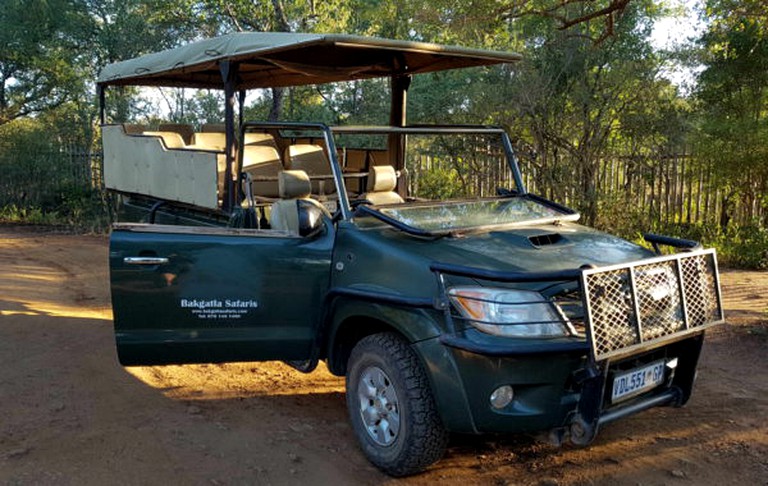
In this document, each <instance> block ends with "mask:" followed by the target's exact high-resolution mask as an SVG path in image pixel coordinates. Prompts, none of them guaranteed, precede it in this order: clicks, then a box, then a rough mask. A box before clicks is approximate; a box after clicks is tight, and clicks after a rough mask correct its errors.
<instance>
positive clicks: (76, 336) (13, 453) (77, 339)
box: [0, 227, 768, 486]
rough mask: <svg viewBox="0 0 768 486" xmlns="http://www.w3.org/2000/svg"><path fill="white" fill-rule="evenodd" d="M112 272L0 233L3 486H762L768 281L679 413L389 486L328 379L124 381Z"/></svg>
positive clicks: (747, 300)
mask: <svg viewBox="0 0 768 486" xmlns="http://www.w3.org/2000/svg"><path fill="white" fill-rule="evenodd" d="M106 262H107V239H106V238H105V237H88V236H70V235H57V234H50V233H44V232H41V231H39V230H30V229H28V228H13V227H0V483H2V484H73V485H81V484H93V485H105V484H174V485H175V484H211V485H224V484H264V485H268V484H274V485H282V484H313V485H314V484H328V485H344V484H407V485H411V484H416V485H421V484H423V485H426V484H430V485H431V484H434V483H436V482H440V483H441V484H463V485H466V484H489V485H502V484H533V485H548V486H553V485H570V484H578V485H580V484H611V485H614V484H618V485H624V484H626V485H633V486H634V485H676V484H680V485H687V484H695V485H718V486H719V485H723V484H745V485H768V379H767V378H768V352H767V350H768V324H766V320H767V319H768V295H767V292H766V290H768V273H765V272H763V273H758V272H741V271H727V272H724V273H723V291H724V295H725V299H726V308H727V310H728V317H729V321H730V324H729V325H728V326H721V327H720V328H718V329H716V330H715V331H713V332H711V333H710V334H709V335H708V337H707V342H706V345H705V350H704V355H703V358H702V363H701V366H700V372H699V378H698V382H697V389H696V391H695V394H694V397H693V399H692V400H691V402H690V403H689V404H688V406H686V407H685V408H683V409H669V408H661V409H654V410H650V411H647V412H645V413H642V414H640V415H636V416H634V417H631V418H628V419H625V420H623V421H620V422H618V423H615V424H612V425H611V426H608V427H606V428H605V429H604V430H603V431H602V432H601V434H600V435H599V437H598V439H597V440H596V442H595V443H594V444H593V445H591V446H590V447H588V448H584V449H578V448H573V447H564V448H559V449H558V448H554V447H551V446H547V445H543V444H540V443H536V442H534V441H533V440H531V439H529V438H526V437H506V438H494V437H491V438H488V437H485V438H476V437H464V436H458V437H454V438H452V441H451V446H450V448H449V450H448V453H447V454H446V456H445V458H444V459H443V460H442V461H441V462H439V463H437V464H436V465H434V466H433V467H431V468H430V469H429V470H428V471H427V472H425V473H424V474H421V475H418V476H415V477H411V478H406V479H400V480H395V479H391V478H389V477H387V476H385V475H383V474H381V473H380V472H378V470H376V469H375V468H374V467H372V466H370V465H369V464H368V462H367V461H366V459H365V458H364V457H363V456H362V454H361V453H360V452H359V451H358V449H357V446H356V443H355V439H354V437H353V435H352V431H351V429H350V427H349V425H348V423H347V419H346V409H345V407H344V394H343V381H342V380H341V379H339V378H336V377H333V376H331V375H330V374H329V373H327V372H326V371H325V370H324V369H322V370H318V371H315V372H314V373H312V374H310V375H303V374H301V373H299V372H296V371H293V370H292V369H291V368H288V367H287V366H285V365H282V364H280V363H249V364H231V365H202V366H185V367H179V366H168V367H140V368H130V369H126V368H122V367H121V366H120V365H119V364H118V363H117V359H116V357H115V351H114V344H113V336H112V322H111V310H110V307H109V284H108V269H107V267H106ZM321 368H322V366H321Z"/></svg>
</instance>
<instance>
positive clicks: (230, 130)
mask: <svg viewBox="0 0 768 486" xmlns="http://www.w3.org/2000/svg"><path fill="white" fill-rule="evenodd" d="M237 68H238V65H237V63H233V62H230V61H221V63H220V64H219V70H220V71H221V78H222V79H223V81H224V133H225V143H226V148H225V150H226V167H225V168H224V194H223V195H222V206H223V207H222V209H223V210H224V212H226V213H231V212H232V208H233V207H234V205H235V200H236V197H237V194H236V191H237V186H236V185H235V184H234V181H233V180H232V168H233V166H234V162H235V160H237V157H236V153H235V150H236V140H235V102H236V92H235V80H236V79H237V70H238V69H237Z"/></svg>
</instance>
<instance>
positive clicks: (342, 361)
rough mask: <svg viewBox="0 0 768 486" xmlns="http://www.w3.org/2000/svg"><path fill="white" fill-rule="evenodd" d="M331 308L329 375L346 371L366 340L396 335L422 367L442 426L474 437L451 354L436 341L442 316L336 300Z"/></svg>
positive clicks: (474, 430)
mask: <svg viewBox="0 0 768 486" xmlns="http://www.w3.org/2000/svg"><path fill="white" fill-rule="evenodd" d="M330 309H331V310H330V318H329V325H328V334H327V335H328V340H327V342H326V349H327V354H326V356H327V362H328V368H329V369H330V371H331V372H332V373H334V374H337V375H344V374H345V373H346V362H347V358H348V356H349V353H350V352H351V350H352V347H354V345H355V344H356V343H357V341H358V340H360V339H362V338H363V337H364V336H367V335H369V334H373V333H377V332H397V333H399V334H400V335H401V336H403V337H404V338H405V339H406V340H407V341H408V342H409V343H411V344H412V346H413V349H414V350H415V351H416V355H417V356H418V357H419V360H420V361H421V363H422V366H424V370H425V371H426V372H427V377H428V379H429V382H430V387H431V388H432V392H433V393H432V394H433V397H434V398H435V402H436V403H437V408H438V410H440V416H441V419H442V421H443V423H444V425H445V426H446V427H447V428H448V429H449V430H452V431H456V432H464V433H477V428H476V426H475V424H474V421H473V419H472V412H471V410H470V407H469V402H468V400H467V397H466V391H465V390H464V387H463V385H462V380H461V376H460V374H459V372H458V369H457V365H456V362H455V360H454V358H453V353H452V352H451V351H450V350H449V349H448V348H447V347H446V346H445V345H443V344H442V343H441V342H440V339H439V338H440V336H441V335H442V334H443V327H444V322H445V321H444V316H443V313H442V312H440V311H437V310H435V309H430V308H416V307H403V306H397V305H391V304H382V303H373V302H370V301H364V300H359V299H354V298H349V297H338V298H336V299H335V300H334V302H333V303H332V305H331V308H330Z"/></svg>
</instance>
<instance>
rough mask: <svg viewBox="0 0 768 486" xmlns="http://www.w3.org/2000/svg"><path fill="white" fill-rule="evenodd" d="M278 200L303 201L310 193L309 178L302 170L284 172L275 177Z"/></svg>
mask: <svg viewBox="0 0 768 486" xmlns="http://www.w3.org/2000/svg"><path fill="white" fill-rule="evenodd" d="M277 186H278V190H279V192H280V199H304V198H307V197H309V195H310V194H311V193H312V184H311V183H310V182H309V176H308V175H307V173H306V172H304V171H303V170H284V171H282V172H280V173H279V174H278V175H277Z"/></svg>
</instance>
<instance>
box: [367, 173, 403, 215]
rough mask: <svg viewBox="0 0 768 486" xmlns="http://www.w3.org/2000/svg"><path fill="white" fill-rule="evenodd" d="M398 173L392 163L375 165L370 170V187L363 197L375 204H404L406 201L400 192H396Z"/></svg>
mask: <svg viewBox="0 0 768 486" xmlns="http://www.w3.org/2000/svg"><path fill="white" fill-rule="evenodd" d="M396 187H397V173H396V172H395V168H394V167H392V166H391V165H374V166H373V167H371V170H370V171H369V172H368V188H367V191H368V192H366V193H365V194H363V195H362V196H361V198H362V199H367V200H369V201H371V202H372V203H373V204H374V205H376V206H378V205H381V204H402V203H403V202H405V201H404V200H403V198H402V197H401V196H400V194H398V193H396V192H395V188H396Z"/></svg>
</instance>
